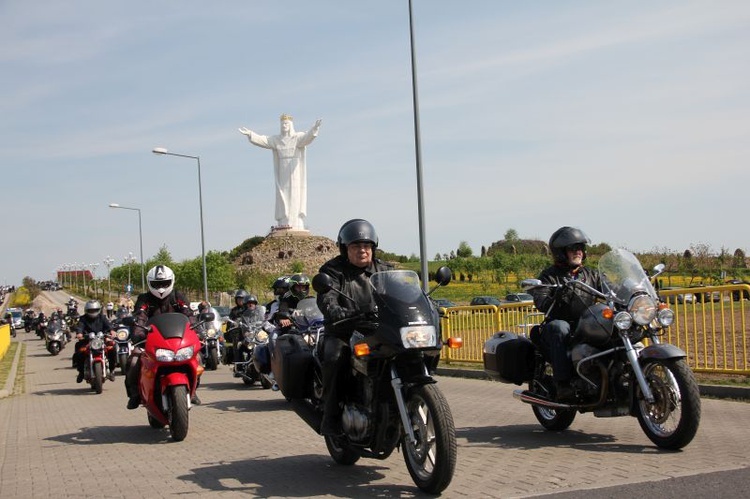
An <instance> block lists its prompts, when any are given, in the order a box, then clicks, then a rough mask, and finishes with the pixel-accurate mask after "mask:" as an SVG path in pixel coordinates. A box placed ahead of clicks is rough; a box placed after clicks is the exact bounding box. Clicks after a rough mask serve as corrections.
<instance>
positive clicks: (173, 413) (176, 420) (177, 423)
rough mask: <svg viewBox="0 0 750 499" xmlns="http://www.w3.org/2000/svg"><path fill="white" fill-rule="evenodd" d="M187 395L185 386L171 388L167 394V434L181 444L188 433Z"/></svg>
mask: <svg viewBox="0 0 750 499" xmlns="http://www.w3.org/2000/svg"><path fill="white" fill-rule="evenodd" d="M187 398H188V393H187V387H186V386H185V385H179V386H173V387H172V389H171V390H170V392H169V433H170V434H171V435H172V439H173V440H174V441H175V442H182V441H183V440H185V437H187V433H188V422H189V421H188V399H187Z"/></svg>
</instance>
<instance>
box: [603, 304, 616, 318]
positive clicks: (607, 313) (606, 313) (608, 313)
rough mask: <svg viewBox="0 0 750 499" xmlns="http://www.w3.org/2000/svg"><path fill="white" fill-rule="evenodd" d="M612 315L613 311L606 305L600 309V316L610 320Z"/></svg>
mask: <svg viewBox="0 0 750 499" xmlns="http://www.w3.org/2000/svg"><path fill="white" fill-rule="evenodd" d="M614 316H615V313H614V311H613V310H612V309H611V308H609V307H607V308H605V309H604V310H602V317H604V318H605V319H607V320H612V317H614Z"/></svg>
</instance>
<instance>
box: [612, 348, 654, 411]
mask: <svg viewBox="0 0 750 499" xmlns="http://www.w3.org/2000/svg"><path fill="white" fill-rule="evenodd" d="M620 337H621V338H622V343H623V345H624V346H625V355H626V356H627V357H628V361H629V362H630V365H631V367H632V368H633V373H634V374H635V379H636V380H637V381H638V386H640V387H641V393H642V394H643V398H645V399H646V401H647V402H648V403H649V404H653V403H654V394H653V393H652V392H651V387H649V386H648V381H646V377H645V376H644V375H643V369H641V364H640V363H639V362H638V352H637V351H636V349H635V347H634V346H633V343H631V341H630V338H628V337H627V336H626V335H624V334H620Z"/></svg>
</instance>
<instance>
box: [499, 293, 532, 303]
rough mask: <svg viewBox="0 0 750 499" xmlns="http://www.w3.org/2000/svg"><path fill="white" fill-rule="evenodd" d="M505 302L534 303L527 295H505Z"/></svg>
mask: <svg viewBox="0 0 750 499" xmlns="http://www.w3.org/2000/svg"><path fill="white" fill-rule="evenodd" d="M505 301H507V302H510V303H534V297H533V296H531V295H530V294H529V293H510V294H507V295H505Z"/></svg>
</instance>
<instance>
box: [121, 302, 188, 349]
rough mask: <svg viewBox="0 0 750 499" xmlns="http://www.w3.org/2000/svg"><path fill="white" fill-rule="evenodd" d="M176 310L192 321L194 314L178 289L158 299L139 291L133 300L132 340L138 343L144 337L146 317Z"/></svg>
mask: <svg viewBox="0 0 750 499" xmlns="http://www.w3.org/2000/svg"><path fill="white" fill-rule="evenodd" d="M169 312H178V313H181V314H185V315H186V316H188V317H190V322H194V321H195V318H194V314H193V311H192V310H191V309H190V304H189V302H188V301H187V299H185V296H184V295H183V294H182V293H180V292H179V291H172V292H171V293H170V294H168V295H167V296H166V297H164V298H163V299H159V298H157V297H156V296H154V295H152V294H151V293H141V294H140V295H138V299H137V300H136V301H135V308H134V310H133V317H134V318H135V324H136V327H135V328H134V331H133V342H134V343H138V342H140V341H142V340H144V339H145V338H146V332H145V329H144V328H145V326H146V323H147V322H148V319H150V318H151V317H153V316H155V315H159V314H166V313H169Z"/></svg>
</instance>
